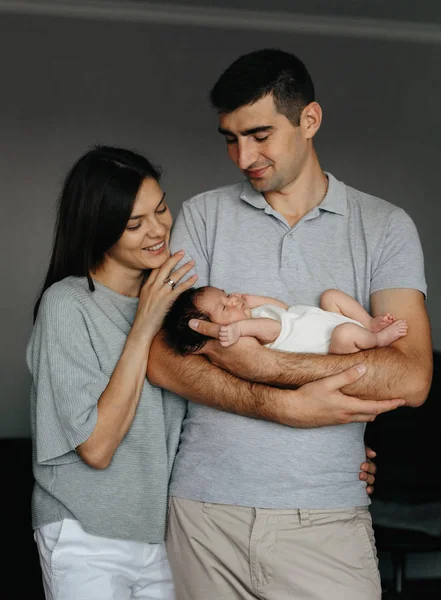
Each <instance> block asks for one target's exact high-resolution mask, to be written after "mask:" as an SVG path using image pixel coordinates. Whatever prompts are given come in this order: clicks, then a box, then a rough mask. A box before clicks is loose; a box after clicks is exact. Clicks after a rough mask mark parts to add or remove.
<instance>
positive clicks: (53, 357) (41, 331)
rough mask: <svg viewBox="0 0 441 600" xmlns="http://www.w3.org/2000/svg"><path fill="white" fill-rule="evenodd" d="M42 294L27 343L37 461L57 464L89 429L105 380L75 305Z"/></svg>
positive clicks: (58, 296)
mask: <svg viewBox="0 0 441 600" xmlns="http://www.w3.org/2000/svg"><path fill="white" fill-rule="evenodd" d="M51 292H52V290H51V289H50V290H49V291H48V292H47V293H46V294H45V296H44V297H43V300H42V303H41V305H40V309H39V313H38V318H37V321H36V324H35V326H34V331H33V334H32V337H31V340H30V343H29V346H28V352H27V362H28V367H29V370H30V371H31V374H32V394H33V395H34V399H35V438H36V451H37V462H38V463H40V464H62V463H67V462H74V461H75V460H78V459H79V457H78V455H77V453H76V452H75V448H76V447H77V446H78V445H80V444H82V443H83V442H84V441H86V440H87V439H88V438H89V437H90V435H91V433H92V432H93V430H94V428H95V425H96V422H97V418H98V409H97V403H98V399H99V397H100V396H101V394H102V393H103V391H104V390H105V388H106V387H107V384H108V383H109V378H108V377H107V376H106V375H105V374H104V373H103V372H102V371H101V370H100V366H99V362H98V358H97V356H96V354H95V351H94V349H93V346H92V342H91V339H90V336H89V334H88V330H87V326H86V321H85V318H84V315H83V314H82V311H81V305H80V304H79V302H77V301H75V299H73V298H72V297H71V296H69V295H68V294H63V295H61V294H60V293H58V294H57V293H52V294H51Z"/></svg>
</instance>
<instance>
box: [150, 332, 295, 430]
mask: <svg viewBox="0 0 441 600" xmlns="http://www.w3.org/2000/svg"><path fill="white" fill-rule="evenodd" d="M147 377H148V379H149V381H150V383H152V384H154V385H157V386H160V387H163V388H166V389H168V390H170V391H172V392H174V393H175V394H178V395H180V396H182V397H183V398H186V399H187V400H191V401H193V402H196V403H198V404H205V405H207V406H212V407H214V408H217V409H219V410H225V411H228V412H233V413H236V414H239V415H243V416H246V417H254V418H257V419H264V420H267V421H275V422H278V423H282V424H285V425H294V422H289V421H290V419H289V418H288V417H287V414H286V404H287V401H288V395H286V396H284V395H283V392H282V391H281V390H278V389H275V388H272V387H270V386H266V385H262V384H256V383H252V382H249V381H245V380H243V379H240V378H238V377H235V376H234V375H231V374H230V373H228V372H227V371H224V370H223V369H219V368H218V367H216V366H214V365H212V364H211V363H210V362H209V361H208V360H207V359H206V358H205V356H186V357H182V356H179V355H177V354H175V353H174V352H172V351H171V350H170V348H168V346H167V345H166V344H165V342H164V340H163V338H162V335H161V334H158V335H157V336H156V338H155V340H154V342H153V344H152V347H151V350H150V355H149V362H148V368H147ZM281 392H282V393H281ZM293 400H294V396H293Z"/></svg>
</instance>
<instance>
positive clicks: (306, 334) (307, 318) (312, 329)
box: [251, 304, 363, 354]
mask: <svg viewBox="0 0 441 600" xmlns="http://www.w3.org/2000/svg"><path fill="white" fill-rule="evenodd" d="M251 314H252V317H253V319H256V318H268V319H275V320H276V321H280V322H281V324H282V329H281V331H280V334H279V336H278V337H277V338H276V339H275V340H274V342H271V343H270V344H266V347H267V348H272V349H273V350H284V351H286V352H304V353H308V352H310V353H314V354H327V353H328V350H329V344H330V342H331V335H332V332H333V331H334V329H335V327H337V325H341V323H355V324H356V325H360V326H361V327H363V325H362V324H361V323H359V322H358V321H354V320H353V319H349V318H348V317H344V316H343V315H339V314H337V313H333V312H328V311H326V310H322V309H321V308H317V307H315V306H303V305H301V304H299V305H297V306H291V307H290V308H288V309H285V308H281V307H280V306H273V305H271V304H263V305H262V306H258V307H257V308H253V309H252V311H251Z"/></svg>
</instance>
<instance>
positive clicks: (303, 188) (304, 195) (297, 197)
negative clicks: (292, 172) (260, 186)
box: [264, 158, 328, 227]
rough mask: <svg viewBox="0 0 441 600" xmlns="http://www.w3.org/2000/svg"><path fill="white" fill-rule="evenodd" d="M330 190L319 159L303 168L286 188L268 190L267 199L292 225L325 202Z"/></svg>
mask: <svg viewBox="0 0 441 600" xmlns="http://www.w3.org/2000/svg"><path fill="white" fill-rule="evenodd" d="M327 191H328V178H327V177H326V175H325V173H324V172H323V171H322V169H321V167H320V164H319V162H318V159H317V158H315V160H314V161H312V162H311V164H310V165H307V167H306V168H305V169H303V170H302V172H301V174H300V175H299V176H298V177H297V178H296V179H295V180H294V181H293V182H292V183H290V184H289V185H288V186H287V187H286V188H284V189H283V190H278V191H275V192H266V193H265V194H264V196H265V200H266V201H267V202H268V204H270V206H272V208H274V210H276V211H277V212H278V213H280V214H281V215H282V216H283V217H285V219H286V220H287V222H288V223H289V225H290V226H291V227H293V226H294V225H295V224H296V223H298V221H300V219H302V217H304V216H305V215H306V214H307V213H309V212H310V211H311V210H312V209H313V208H315V207H316V206H318V205H319V204H321V203H322V202H323V199H324V198H325V196H326V193H327Z"/></svg>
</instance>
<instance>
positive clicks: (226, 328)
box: [219, 322, 240, 348]
mask: <svg viewBox="0 0 441 600" xmlns="http://www.w3.org/2000/svg"><path fill="white" fill-rule="evenodd" d="M239 338H240V326H239V323H237V322H236V323H230V324H229V325H221V326H220V327H219V342H220V345H221V346H223V347H224V348H227V347H228V346H232V345H233V344H235V343H236V342H237V340H238V339H239Z"/></svg>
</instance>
